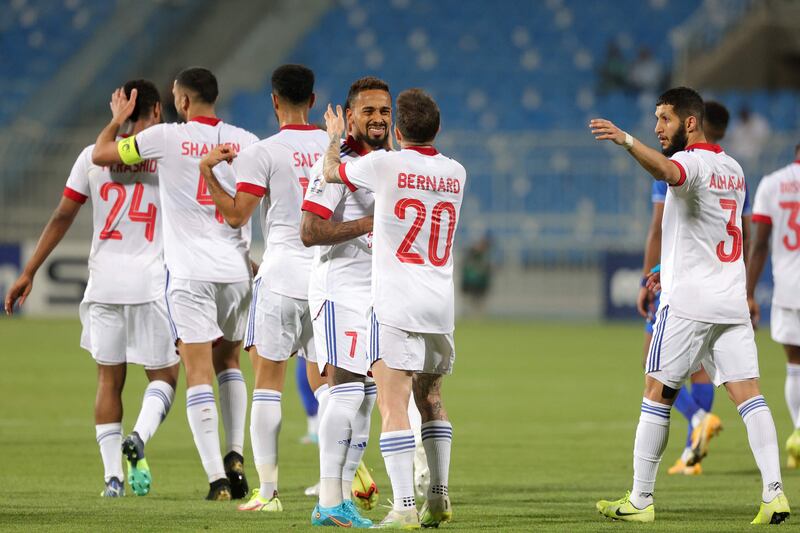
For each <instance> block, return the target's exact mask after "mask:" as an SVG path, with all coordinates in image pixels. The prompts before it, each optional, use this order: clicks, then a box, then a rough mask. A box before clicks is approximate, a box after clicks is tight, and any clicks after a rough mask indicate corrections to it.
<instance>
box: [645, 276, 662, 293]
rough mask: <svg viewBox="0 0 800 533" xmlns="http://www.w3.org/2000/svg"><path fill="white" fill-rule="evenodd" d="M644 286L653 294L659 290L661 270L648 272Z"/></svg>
mask: <svg viewBox="0 0 800 533" xmlns="http://www.w3.org/2000/svg"><path fill="white" fill-rule="evenodd" d="M645 287H646V288H647V290H648V291H650V292H652V293H653V294H655V293H658V292H661V272H651V273H650V274H648V275H647V283H646V284H645Z"/></svg>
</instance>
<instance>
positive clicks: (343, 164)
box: [339, 163, 358, 192]
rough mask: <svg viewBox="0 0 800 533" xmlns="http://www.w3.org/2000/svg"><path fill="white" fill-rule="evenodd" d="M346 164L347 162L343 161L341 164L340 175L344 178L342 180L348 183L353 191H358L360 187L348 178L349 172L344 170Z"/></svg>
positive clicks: (348, 186)
mask: <svg viewBox="0 0 800 533" xmlns="http://www.w3.org/2000/svg"><path fill="white" fill-rule="evenodd" d="M346 164H347V163H342V164H341V165H339V177H340V178H342V182H344V184H345V185H347V188H348V189H350V191H351V192H356V191H357V190H358V187H356V186H355V185H353V184H352V183H350V180H349V179H347V172H345V170H344V166H345V165H346Z"/></svg>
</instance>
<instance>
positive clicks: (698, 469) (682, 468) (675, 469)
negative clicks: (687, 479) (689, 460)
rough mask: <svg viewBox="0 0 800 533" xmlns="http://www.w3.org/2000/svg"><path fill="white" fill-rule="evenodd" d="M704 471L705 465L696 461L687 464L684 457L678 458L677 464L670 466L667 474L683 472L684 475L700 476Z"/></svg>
mask: <svg viewBox="0 0 800 533" xmlns="http://www.w3.org/2000/svg"><path fill="white" fill-rule="evenodd" d="M702 473H703V467H702V466H700V463H695V464H694V465H692V466H686V463H684V462H683V459H680V458H679V459H678V460H677V461H675V464H674V465H672V466H671V467H669V470H667V474H683V475H684V476H699V475H700V474H702Z"/></svg>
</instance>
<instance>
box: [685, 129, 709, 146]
mask: <svg viewBox="0 0 800 533" xmlns="http://www.w3.org/2000/svg"><path fill="white" fill-rule="evenodd" d="M707 143H708V141H707V140H706V136H705V135H704V134H703V132H702V131H699V132H692V133H690V134H689V135H687V137H686V146H691V145H693V144H707Z"/></svg>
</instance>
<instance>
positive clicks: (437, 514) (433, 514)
mask: <svg viewBox="0 0 800 533" xmlns="http://www.w3.org/2000/svg"><path fill="white" fill-rule="evenodd" d="M452 519H453V508H452V506H451V505H450V497H449V496H440V497H436V498H430V499H428V500H425V503H423V504H422V509H420V511H419V522H420V524H421V525H422V527H439V524H444V523H445V522H449V521H450V520H452Z"/></svg>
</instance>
